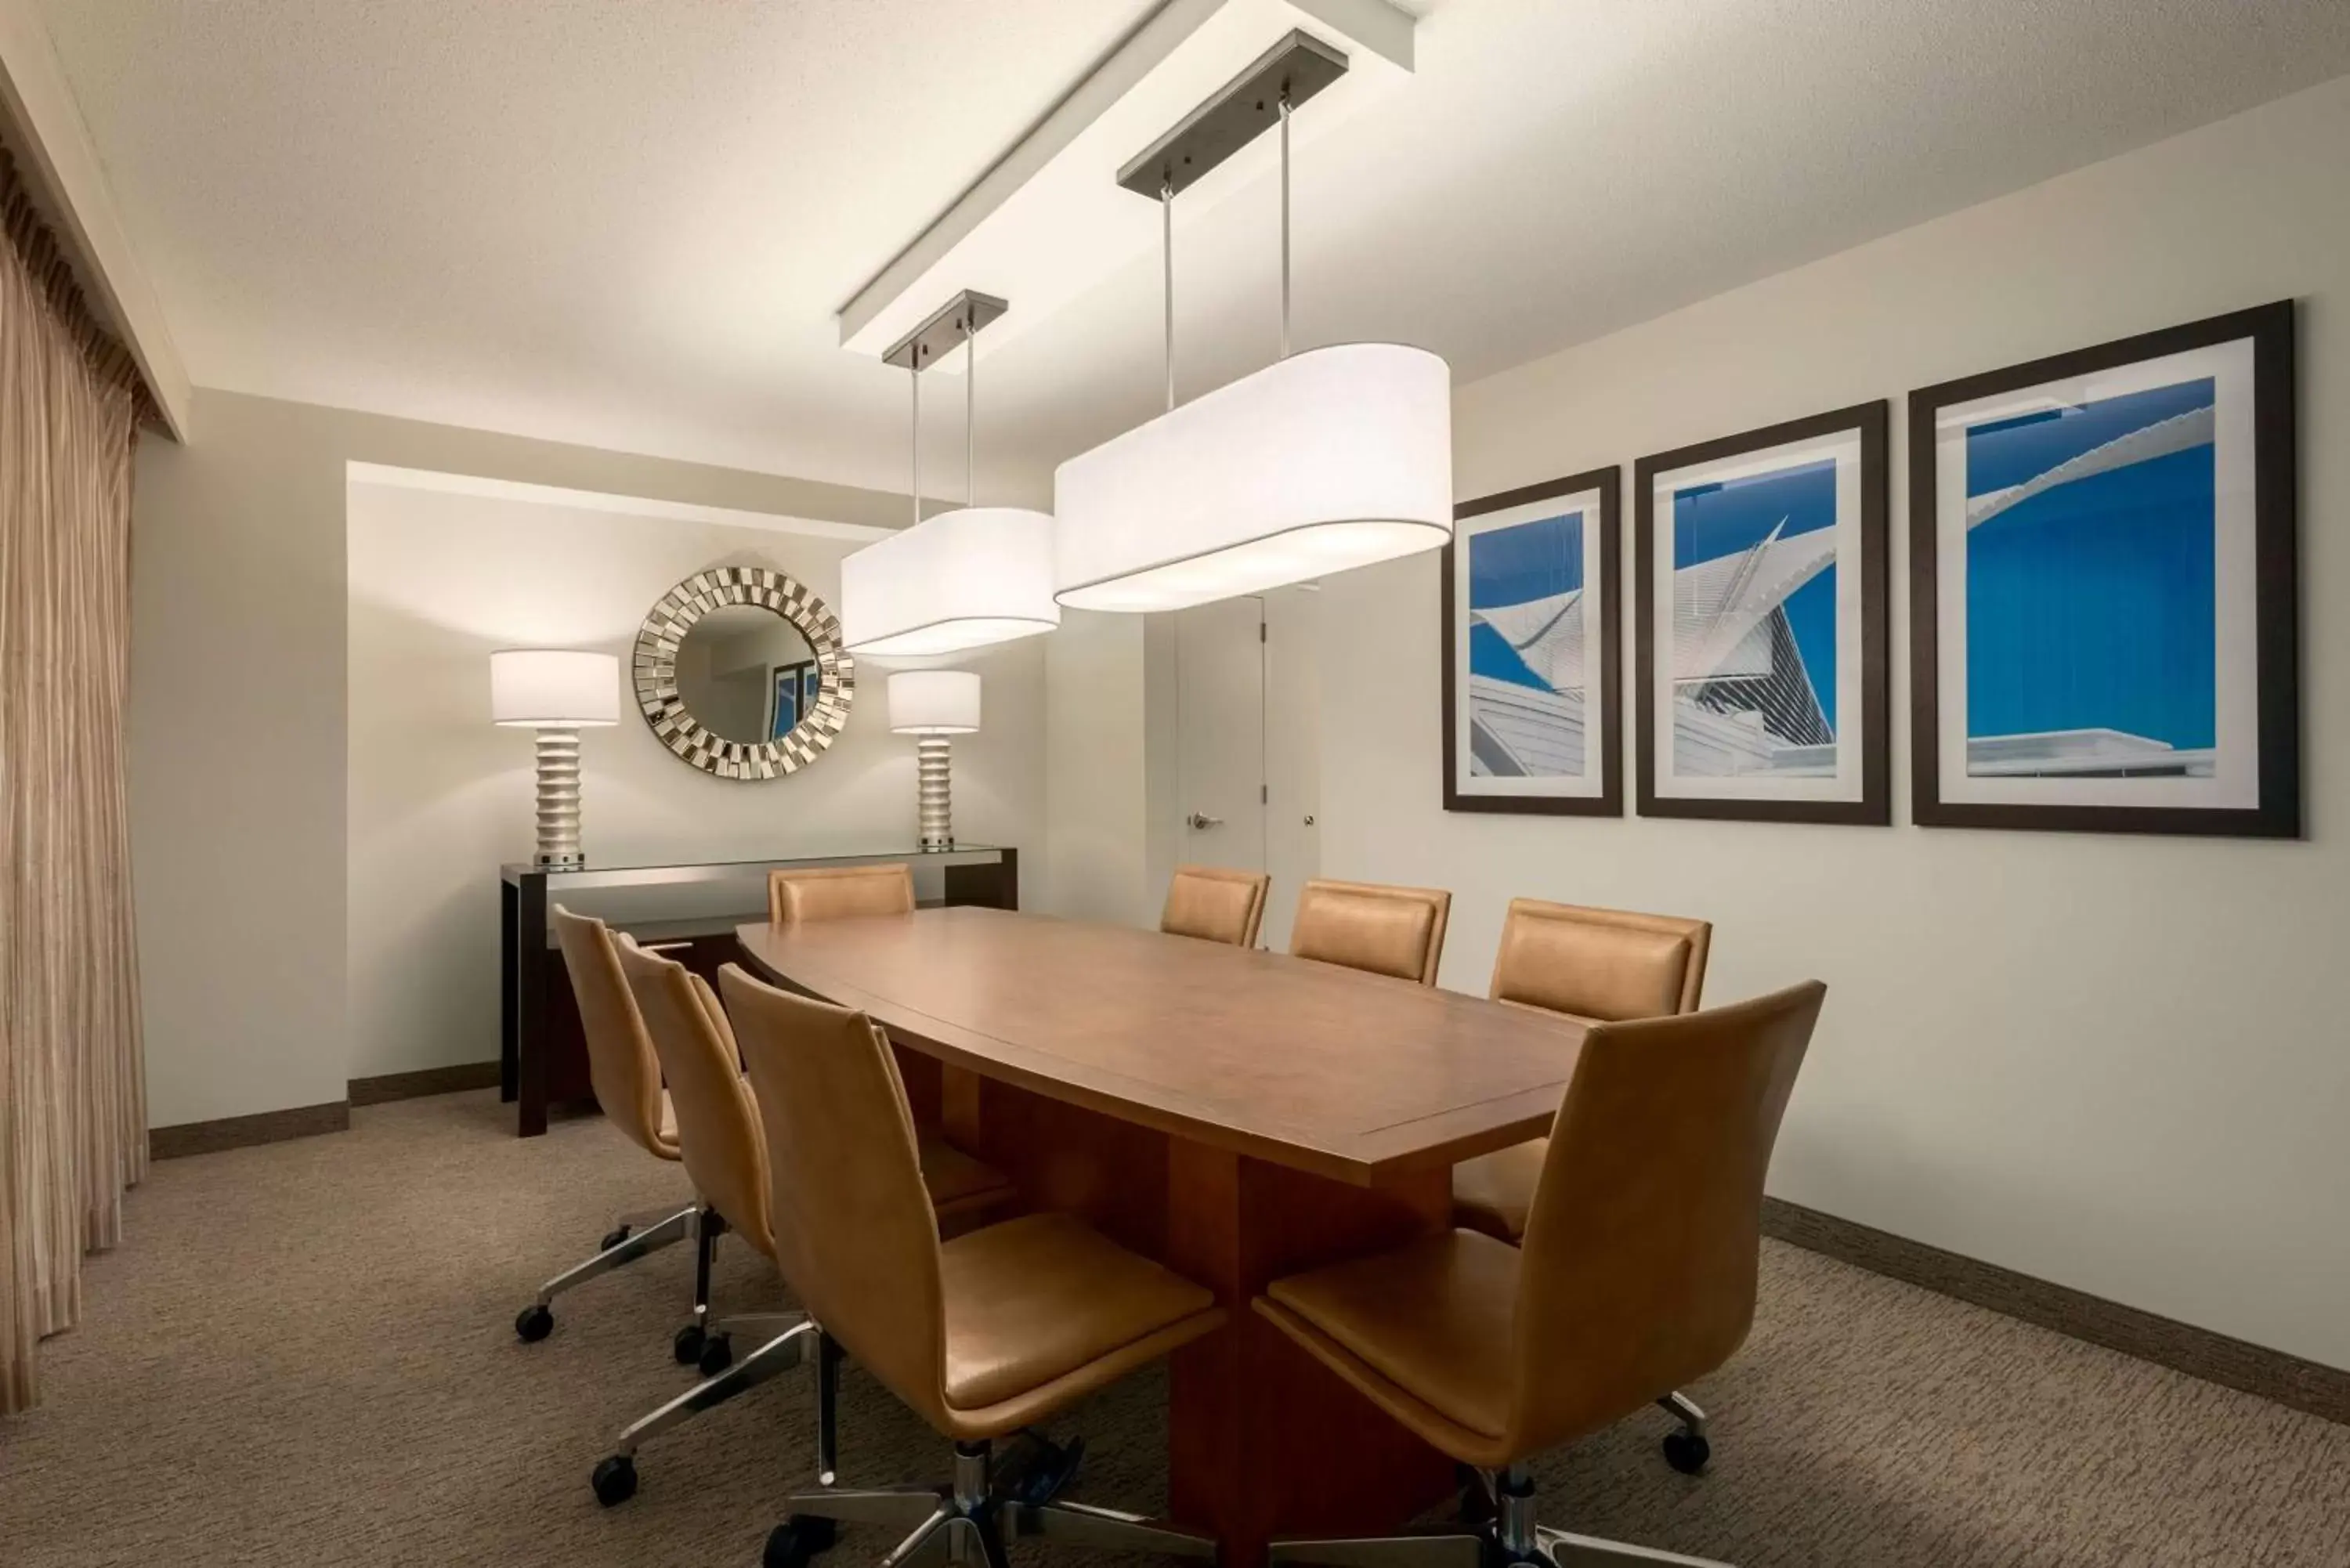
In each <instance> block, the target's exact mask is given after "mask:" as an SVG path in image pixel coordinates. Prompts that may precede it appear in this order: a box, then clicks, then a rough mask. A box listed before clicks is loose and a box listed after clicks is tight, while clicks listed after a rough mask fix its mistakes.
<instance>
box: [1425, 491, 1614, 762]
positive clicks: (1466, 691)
mask: <svg viewBox="0 0 2350 1568" xmlns="http://www.w3.org/2000/svg"><path fill="white" fill-rule="evenodd" d="M1612 484H1613V476H1612V475H1610V476H1609V488H1611V489H1612ZM1612 513H1613V506H1612V505H1609V504H1603V497H1602V493H1601V491H1600V489H1599V488H1597V487H1595V488H1592V489H1587V490H1583V491H1580V492H1576V493H1567V494H1557V495H1552V496H1548V497H1545V498H1544V499H1541V500H1538V501H1534V502H1531V503H1526V504H1518V505H1513V506H1510V507H1507V508H1505V509H1503V510H1499V511H1495V512H1491V513H1487V514H1482V515H1478V514H1471V515H1468V516H1465V517H1463V518H1462V519H1461V521H1460V522H1459V524H1457V525H1456V530H1455V534H1454V540H1453V556H1454V564H1453V569H1452V573H1451V581H1450V582H1449V583H1448V585H1447V591H1448V592H1449V593H1450V594H1451V598H1452V616H1451V624H1452V627H1453V647H1452V648H1451V649H1450V650H1448V657H1449V658H1451V660H1452V663H1453V668H1452V671H1451V676H1452V680H1451V690H1452V691H1454V692H1455V693H1457V694H1458V700H1456V701H1454V702H1453V703H1452V705H1451V712H1450V713H1449V715H1448V722H1449V723H1450V724H1451V729H1452V735H1451V742H1452V744H1451V756H1452V778H1451V794H1455V795H1459V796H1463V797H1484V798H1486V799H1489V800H1493V801H1497V802H1498V801H1501V800H1503V799H1507V798H1547V799H1551V800H1576V799H1588V800H1592V801H1595V802H1596V800H1598V799H1599V797H1601V796H1602V795H1603V794H1605V793H1606V791H1605V773H1606V768H1605V763H1606V760H1607V759H1606V752H1607V747H1608V745H1609V744H1610V742H1609V739H1608V735H1607V730H1608V726H1607V724H1606V723H1605V722H1603V720H1604V719H1605V717H1606V715H1605V713H1604V711H1603V708H1602V701H1603V698H1604V697H1605V695H1606V694H1605V691H1604V676H1605V665H1606V660H1605V659H1604V650H1605V648H1606V636H1607V623H1608V622H1610V621H1612V617H1610V616H1608V615H1607V614H1605V613H1604V611H1605V592H1606V590H1605V583H1606V576H1607V571H1606V563H1607V561H1608V560H1609V559H1612V555H1611V554H1610V553H1609V552H1607V550H1605V549H1604V548H1603V545H1604V544H1605V542H1606V541H1605V537H1604V535H1605V531H1606V529H1607V527H1608V526H1609V525H1610V524H1609V519H1610V518H1611V516H1612Z"/></svg>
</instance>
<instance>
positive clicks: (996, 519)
mask: <svg viewBox="0 0 2350 1568" xmlns="http://www.w3.org/2000/svg"><path fill="white" fill-rule="evenodd" d="M1060 624H1061V607H1060V606H1059V605H1058V604H1056V603H1055V602H1054V599H1053V520H1052V519H1051V518H1050V517H1048V516H1046V515H1045V514H1043V513H1042V512H1030V511H1027V510H1025V509H1024V508H1022V507H1017V506H965V507H960V508H958V509H956V510H955V511H952V512H941V513H940V514H938V515H937V516H935V517H931V518H929V519H926V520H925V521H923V522H920V523H918V524H915V525H914V526H912V527H911V528H909V529H907V530H906V531H905V532H904V533H902V534H896V535H891V536H890V537H889V538H887V539H882V540H879V541H877V542H876V543H874V544H871V545H867V546H866V547H865V548H863V549H862V550H859V551H858V552H857V553H856V554H855V555H853V556H848V557H847V559H846V560H844V561H842V562H841V563H840V634H841V641H842V642H843V643H844V644H846V645H847V649H848V651H849V652H851V653H857V654H879V655H881V656H883V657H885V658H886V657H889V655H892V654H896V655H900V656H903V657H908V658H919V657H928V656H934V655H938V654H942V653H960V652H962V651H963V650H964V649H972V648H981V647H984V646H985V645H987V644H988V643H991V642H1006V641H1009V640H1011V639H1014V638H1015V637H1034V636H1035V635H1036V634H1037V633H1038V632H1045V631H1050V630H1052V629H1053V628H1055V627H1056V626H1058V625H1060ZM972 680H974V681H976V680H978V677H977V676H973V677H972Z"/></svg>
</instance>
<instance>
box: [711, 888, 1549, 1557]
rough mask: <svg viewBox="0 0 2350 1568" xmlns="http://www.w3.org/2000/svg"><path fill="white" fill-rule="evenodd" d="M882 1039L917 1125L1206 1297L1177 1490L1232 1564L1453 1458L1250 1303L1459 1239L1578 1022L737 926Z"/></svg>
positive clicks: (980, 914)
mask: <svg viewBox="0 0 2350 1568" xmlns="http://www.w3.org/2000/svg"><path fill="white" fill-rule="evenodd" d="M736 934H737V935H738V936H739V937H740V939H741V940H742V944H743V952H744V954H745V955H746V957H747V958H748V960H749V964H750V967H751V968H752V969H753V970H754V971H756V972H759V973H762V974H764V976H765V977H766V978H767V979H769V980H771V981H775V982H776V983H778V984H781V985H785V986H787V987H789V988H791V989H794V990H796V991H800V992H805V993H807V994H810V995H814V996H818V997H822V998H824V999H826V1000H827V1001H830V1002H837V1003H838V1004H840V1005H842V1006H846V1007H854V1008H858V1009H860V1010H862V1011H863V1012H867V1013H868V1014H870V1015H871V1016H872V1017H873V1018H874V1019H875V1020H876V1021H877V1022H878V1023H881V1024H882V1025H883V1026H884V1027H885V1028H887V1029H888V1031H889V1036H890V1038H891V1040H892V1041H893V1042H894V1043H895V1044H896V1045H897V1048H898V1054H899V1061H900V1065H901V1067H902V1068H903V1070H904V1074H905V1078H906V1088H907V1094H908V1096H909V1098H910V1100H911V1101H912V1103H913V1106H914V1115H915V1117H916V1119H917V1120H918V1121H920V1122H921V1123H923V1124H924V1125H926V1126H930V1127H936V1128H938V1129H940V1130H942V1131H944V1132H945V1133H947V1134H948V1135H949V1136H950V1137H952V1138H953V1139H954V1140H955V1141H956V1142H958V1143H960V1144H962V1146H963V1147H966V1148H968V1149H970V1150H971V1151H972V1152H973V1153H975V1154H979V1155H982V1156H983V1157H984V1158H987V1159H988V1160H990V1161H992V1162H993V1163H994V1164H995V1165H996V1166H998V1167H999V1168H1002V1169H1003V1171H1004V1172H1005V1173H1006V1174H1008V1175H1009V1176H1011V1177H1012V1178H1013V1179H1014V1181H1015V1182H1017V1183H1018V1184H1019V1186H1020V1188H1021V1189H1022V1191H1023V1193H1024V1196H1025V1197H1026V1198H1027V1199H1028V1200H1029V1201H1030V1202H1032V1203H1034V1204H1035V1205H1036V1206H1038V1207H1040V1208H1052V1209H1058V1210H1066V1211H1069V1212H1072V1213H1076V1214H1078V1215H1081V1216H1083V1217H1084V1218H1085V1219H1087V1220H1089V1221H1090V1222H1092V1223H1093V1224H1094V1225H1095V1226H1097V1228H1098V1229H1100V1230H1101V1231H1103V1232H1105V1233H1106V1234H1107V1235H1109V1236H1111V1237H1113V1238H1115V1239H1116V1240H1118V1241H1120V1242H1122V1243H1124V1244H1125V1245H1127V1246H1128V1247H1131V1248H1133V1249H1134V1250H1135V1251H1139V1252H1142V1253H1145V1254H1147V1255H1149V1256H1150V1257H1154V1258H1157V1259H1159V1261H1161V1262H1164V1263H1166V1264H1167V1265H1168V1266H1169V1267H1170V1268H1172V1269H1174V1270H1176V1271H1178V1272H1181V1273H1183V1274H1186V1275H1189V1276H1190V1277H1191V1278H1192V1279H1194V1280H1197V1281H1198V1282H1200V1283H1201V1284H1203V1285H1206V1286H1208V1287H1209V1288H1211V1289H1212V1290H1213V1291H1214V1292H1215V1293H1216V1294H1217V1295H1218V1297H1219V1298H1220V1299H1222V1302H1223V1303H1224V1304H1225V1305H1226V1306H1227V1307H1228V1308H1230V1309H1231V1312H1232V1320H1231V1323H1230V1324H1229V1325H1228V1326H1227V1327H1225V1328H1224V1329H1222V1330H1221V1331H1220V1332H1218V1333H1216V1334H1211V1335H1210V1336H1209V1337H1208V1338H1206V1339H1204V1340H1201V1341H1200V1342H1199V1343H1197V1344H1196V1345H1191V1346H1190V1347H1187V1348H1186V1349H1184V1350H1181V1351H1179V1352H1178V1353H1176V1355H1174V1357H1173V1358H1172V1360H1171V1363H1170V1376H1169V1396H1168V1398H1169V1411H1168V1469H1169V1480H1168V1501H1169V1511H1170V1514H1171V1515H1172V1516H1173V1517H1174V1518H1175V1519H1176V1520H1177V1521H1179V1522H1180V1523H1183V1524H1185V1525H1188V1526H1191V1527H1192V1528H1195V1529H1200V1530H1205V1531H1211V1532H1214V1533H1215V1534H1216V1535H1217V1536H1218V1537H1219V1538H1220V1539H1221V1540H1222V1542H1223V1548H1224V1557H1223V1561H1224V1563H1226V1564H1227V1568H1253V1565H1254V1564H1256V1563H1260V1562H1262V1560H1263V1549H1264V1542H1265V1540H1266V1538H1267V1537H1268V1536H1270V1535H1274V1534H1279V1533H1284V1532H1301V1531H1320V1532H1357V1531H1367V1530H1378V1529H1385V1528H1388V1527H1389V1526H1392V1525H1395V1524H1399V1523H1401V1522H1403V1521H1405V1520H1407V1519H1409V1518H1410V1517H1411V1516H1412V1515H1414V1514H1415V1513H1418V1512H1419V1511H1421V1510H1423V1509H1425V1508H1427V1507H1428V1506H1430V1504H1432V1503H1435V1502H1437V1501H1440V1500H1441V1499H1442V1498H1443V1497H1444V1496H1445V1495H1446V1494H1447V1493H1448V1492H1449V1491H1450V1490H1451V1486H1452V1469H1451V1464H1450V1462H1449V1461H1447V1460H1446V1459H1443V1458H1442V1456H1440V1455H1439V1454H1438V1453H1437V1452H1436V1451H1435V1450H1434V1449H1430V1448H1429V1447H1427V1446H1426V1445H1425V1444H1423V1443H1421V1442H1420V1441H1419V1438H1416V1437H1414V1436H1412V1435H1411V1434H1410V1433H1409V1432H1407V1431H1405V1430H1404V1428H1402V1427H1400V1426H1399V1425H1398V1424H1397V1423H1396V1422H1395V1421H1393V1420H1392V1419H1390V1418H1389V1417H1388V1416H1387V1415H1386V1414H1385V1413H1384V1412H1383V1411H1380V1410H1379V1409H1378V1407H1375V1406H1373V1405H1372V1404H1370V1402H1369V1401H1367V1399H1365V1398H1364V1397H1362V1396H1361V1395H1359V1394H1357V1393H1356V1392H1355V1391H1354V1390H1353V1389H1352V1388H1350V1387H1348V1386H1347V1385H1346V1384H1345V1383H1343V1382H1341V1381H1340V1380H1339V1379H1338V1378H1337V1377H1336V1376H1334V1375H1332V1374H1331V1373H1329V1372H1327V1371H1326V1370H1325V1369H1324V1368H1323V1367H1322V1366H1320V1365H1319V1364H1318V1363H1315V1362H1314V1361H1313V1360H1312V1359H1310V1358H1309V1357H1308V1356H1306V1355H1305V1353H1304V1352H1303V1351H1300V1350H1298V1349H1297V1348H1295V1346H1294V1345H1291V1344H1290V1343H1289V1341H1288V1340H1286V1339H1285V1338H1284V1337H1283V1336H1282V1334H1280V1333H1279V1331H1278V1330H1275V1329H1274V1328H1273V1326H1272V1325H1271V1324H1267V1323H1266V1322H1264V1320H1263V1319H1262V1318H1260V1317H1258V1316H1257V1315H1256V1314H1254V1313H1253V1312H1252V1311H1251V1310H1250V1308H1249V1302H1250V1300H1251V1298H1252V1297H1253V1296H1255V1295H1256V1294H1258V1293H1260V1292H1261V1291H1262V1290H1263V1287H1264V1284H1265V1282H1267V1281H1268V1280H1271V1279H1274V1278H1276V1277H1278V1276H1280V1275H1282V1274H1285V1273H1291V1272H1296V1271H1298V1270H1301V1269H1308V1268H1313V1267H1315V1266H1318V1265H1320V1264H1323V1263H1327V1262H1336V1261H1338V1260H1340V1259H1343V1258H1348V1257H1354V1256H1358V1255H1360V1254H1362V1253H1365V1252H1369V1251H1378V1250H1380V1249H1383V1248H1387V1247H1391V1246H1394V1245H1397V1244H1398V1243H1400V1242H1402V1241H1408V1240H1409V1239H1410V1238H1412V1237H1414V1236H1418V1235H1422V1234H1425V1233H1427V1232H1430V1231H1441V1230H1443V1229H1444V1228H1446V1227H1448V1226H1449V1225H1450V1224H1451V1167H1452V1165H1453V1164H1454V1162H1456V1161H1459V1160H1462V1159H1467V1158H1471V1156H1474V1155H1479V1154H1483V1153H1486V1152H1488V1151H1490V1150H1492V1149H1496V1148H1503V1147H1507V1146H1509V1145H1511V1144H1513V1143H1518V1142H1522V1141H1523V1140H1524V1139H1526V1138H1529V1137H1536V1136H1539V1135H1541V1134H1543V1133H1544V1132H1546V1131H1547V1130H1548V1128H1549V1126H1550V1121H1551V1116H1552V1114H1553V1113H1554V1112H1555V1111H1556V1110H1557V1108H1558V1103H1559V1098H1560V1096H1561V1095H1562V1094H1563V1093H1564V1092H1565V1086H1566V1081H1567V1079H1568V1078H1569V1077H1570V1076H1571V1075H1573V1073H1574V1071H1575V1057H1576V1054H1577V1053H1578V1051H1579V1050H1580V1048H1581V1043H1582V1030H1581V1029H1580V1028H1579V1027H1577V1026H1576V1025H1575V1024H1574V1023H1569V1022H1567V1021H1565V1020H1563V1019H1559V1018H1555V1017H1552V1016H1548V1015H1545V1014H1541V1013H1535V1012H1525V1011H1523V1010H1520V1009H1515V1008H1509V1007H1504V1006H1503V1005H1501V1004H1500V1003H1498V1002H1486V1001H1483V1000H1482V999H1480V998H1476V997H1470V996H1462V995H1460V994H1457V993H1455V992H1444V991H1438V990H1435V989H1433V988H1431V987H1427V986H1420V985H1415V984H1412V983H1411V982H1409V981H1399V980H1390V979H1387V978H1385V977H1383V976H1378V975H1369V974H1363V973H1358V972H1357V971H1352V970H1347V969H1340V968H1336V967H1334V966H1331V965H1328V964H1322V963H1315V962H1312V961H1307V960H1304V959H1295V958H1290V957H1287V956H1285V955H1284V954H1279V953H1268V952H1257V951H1251V950H1243V949H1239V948H1232V947H1224V946H1220V945H1218V944H1215V943H1211V942H1204V941H1199V940H1192V939H1191V938H1187V937H1170V936H1162V935H1160V934H1159V933H1158V932H1155V931H1143V930H1135V929H1128V928H1124V927H1115V926H1097V925H1086V924H1079V923H1076V922H1072V921H1065V920H1056V919H1047V918H1045V917H1042V916H1036V915H1019V914H1012V913H1009V912H1006V911H1003V910H997V909H927V910H921V911H918V912H917V913H914V914H911V915H894V916H880V917H877V918H873V919H851V920H835V921H824V922H816V923H810V924H807V925H803V926H795V927H771V926H766V925H747V926H743V927H741V928H740V929H738V931H737V933H736Z"/></svg>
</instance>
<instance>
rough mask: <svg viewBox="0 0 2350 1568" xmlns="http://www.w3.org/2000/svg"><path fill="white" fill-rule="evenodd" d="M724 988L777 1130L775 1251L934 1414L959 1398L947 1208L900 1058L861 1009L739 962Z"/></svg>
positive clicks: (890, 1381) (765, 1114) (723, 978)
mask: <svg viewBox="0 0 2350 1568" xmlns="http://www.w3.org/2000/svg"><path fill="white" fill-rule="evenodd" d="M718 988H719V991H720V992H722V993H723V995H724V997H725V999H726V1011H727V1012H728V1013H729V1014H730V1015H731V1016H732V1017H733V1020H734V1033H735V1037H736V1038H737V1039H738V1040H740V1041H741V1042H742V1044H743V1059H744V1060H745V1061H747V1062H748V1063H749V1064H750V1067H751V1086H752V1088H753V1089H754V1091H756V1097H757V1100H758V1106H759V1121H760V1125H761V1127H763V1128H764V1131H765V1134H766V1143H767V1169H768V1173H769V1181H770V1183H771V1187H770V1189H769V1208H770V1212H771V1213H772V1215H773V1217H774V1221H775V1262H777V1263H778V1264H779V1265H780V1266H781V1267H782V1269H783V1273H784V1278H785V1279H786V1280H788V1281H789V1282H791V1286H792V1289H793V1291H794V1292H795V1293H796V1294H797V1295H798V1296H799V1298H800V1300H801V1301H802V1302H803V1303H806V1307H807V1309H808V1311H809V1313H810V1314H812V1315H813V1316H814V1317H815V1318H816V1322H818V1323H820V1324H824V1329H825V1332H826V1333H827V1334H832V1335H834V1336H835V1337H837V1339H838V1340H839V1341H840V1343H841V1345H842V1346H843V1348H845V1349H846V1350H847V1352H848V1354H849V1355H853V1356H855V1357H856V1358H857V1360H858V1363H859V1364H860V1365H862V1366H864V1367H865V1369H866V1370H867V1371H868V1372H870V1373H872V1374H873V1376H876V1377H878V1378H879V1379H880V1380H881V1382H882V1384H883V1386H886V1387H887V1388H889V1391H890V1392H891V1393H893V1394H895V1395H896V1396H898V1397H899V1398H900V1399H902V1400H904V1401H905V1402H906V1403H907V1404H909V1405H910V1406H912V1407H914V1408H915V1409H916V1410H917V1411H919V1412H920V1413H921V1414H923V1415H924V1416H926V1417H931V1419H932V1420H934V1421H943V1420H944V1419H945V1417H944V1415H943V1410H944V1407H945V1404H946V1313H945V1307H944V1304H943V1303H944V1297H943V1295H942V1293H941V1285H940V1282H939V1233H938V1219H937V1216H936V1214H935V1213H934V1211H933V1210H931V1196H930V1191H929V1189H927V1188H926V1187H924V1186H923V1185H922V1163H921V1155H920V1152H919V1148H918V1146H917V1144H916V1142H915V1133H914V1117H913V1113H912V1111H911V1110H910V1108H909V1107H908V1106H907V1104H906V1087H905V1085H904V1084H903V1083H902V1082H900V1081H899V1076H898V1063H897V1058H896V1057H895V1056H894V1055H892V1054H891V1053H890V1050H889V1041H888V1040H887V1038H885V1037H884V1036H883V1034H882V1033H881V1031H880V1029H879V1027H878V1026H877V1025H876V1024H875V1023H873V1021H872V1020H871V1019H869V1018H868V1017H867V1016H866V1015H865V1014H864V1013H861V1012H849V1011H848V1010H847V1008H842V1007H835V1006H833V1005H831V1004H830V1003H828V1002H816V1001H813V1000H810V999H809V998H806V997H802V996H793V995H791V994H789V993H787V992H782V991H778V990H776V989H775V987H774V986H771V985H767V984H764V983H763V982H762V981H757V980H754V979H753V978H752V977H751V976H750V975H748V974H746V973H744V972H743V971H742V969H741V968H739V967H738V966H736V965H733V964H728V965H727V966H726V967H725V968H723V969H722V970H720V971H718Z"/></svg>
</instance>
